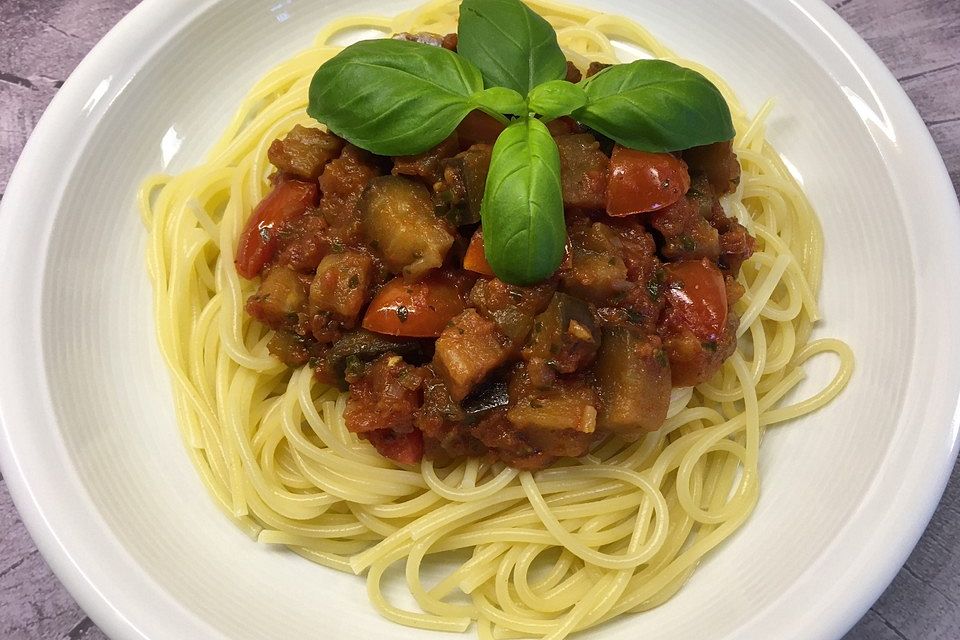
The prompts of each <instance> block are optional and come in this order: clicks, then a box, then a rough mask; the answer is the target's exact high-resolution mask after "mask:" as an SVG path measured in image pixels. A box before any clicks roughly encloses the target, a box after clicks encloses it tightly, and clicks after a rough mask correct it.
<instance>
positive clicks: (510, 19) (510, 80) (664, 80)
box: [307, 0, 734, 285]
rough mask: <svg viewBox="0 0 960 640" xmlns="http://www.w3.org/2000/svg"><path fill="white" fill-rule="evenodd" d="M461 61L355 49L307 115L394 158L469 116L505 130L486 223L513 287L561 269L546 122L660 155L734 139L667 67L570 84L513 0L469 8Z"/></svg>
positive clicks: (550, 45)
mask: <svg viewBox="0 0 960 640" xmlns="http://www.w3.org/2000/svg"><path fill="white" fill-rule="evenodd" d="M457 50H458V53H454V52H452V51H448V50H446V49H443V48H440V47H434V46H430V45H426V44H420V43H416V42H407V41H403V40H386V39H384V40H367V41H363V42H358V43H356V44H353V45H350V46H349V47H346V48H345V49H344V50H343V51H341V52H340V53H339V54H337V55H336V56H334V57H333V58H331V59H330V60H329V61H327V62H325V63H324V64H323V65H322V66H321V67H320V68H319V69H318V70H317V72H316V74H315V75H314V77H313V82H312V83H311V85H310V104H309V107H308V108H307V112H308V113H309V114H310V115H311V116H312V117H313V118H315V119H317V120H318V121H320V122H322V123H324V124H326V125H327V127H328V128H329V129H330V130H331V131H333V132H334V133H337V134H339V135H341V136H343V137H344V138H347V139H348V140H350V142H352V143H353V144H355V145H357V146H359V147H362V148H364V149H367V150H368V151H371V152H373V153H376V154H379V155H389V156H400V155H412V154H416V153H420V152H423V151H426V150H427V149H429V148H431V147H434V146H436V145H437V144H439V143H440V142H441V141H443V140H444V139H445V138H447V137H448V136H449V135H450V134H451V133H452V132H453V131H454V130H455V129H456V127H457V125H459V124H460V122H461V121H462V120H463V118H465V117H466V116H467V114H469V113H470V112H471V111H473V110H475V109H479V110H481V111H484V112H486V113H488V114H489V115H491V116H493V117H495V118H497V119H498V120H500V121H501V122H503V123H504V124H509V126H508V127H507V128H506V129H505V130H504V132H503V133H501V134H500V137H499V138H498V139H497V141H496V144H495V145H494V147H493V153H492V156H491V160H490V171H489V174H488V176H487V182H486V189H485V192H484V199H483V204H482V207H481V218H482V222H483V230H484V233H483V235H484V249H485V252H486V256H487V260H488V261H489V262H490V265H491V266H492V267H493V270H494V272H495V273H496V274H497V276H498V277H500V278H501V279H502V280H504V281H506V282H510V283H512V284H521V285H522V284H531V283H534V282H538V281H540V280H543V279H545V278H548V277H550V275H551V274H553V273H554V272H555V271H556V269H557V267H558V266H559V265H560V262H561V261H562V259H563V249H564V245H565V243H566V227H565V224H564V215H563V198H562V195H561V194H562V192H561V186H560V159H559V151H558V149H557V145H556V143H555V142H554V140H553V138H552V137H551V136H550V133H549V131H548V130H547V128H546V126H545V125H544V122H545V121H548V120H552V119H554V118H559V117H563V116H573V117H574V118H576V119H577V120H578V121H579V122H581V123H583V124H584V125H586V126H588V127H590V128H592V129H594V130H596V131H598V132H600V133H602V134H603V135H605V136H607V137H609V138H611V139H613V140H614V141H615V142H617V143H619V144H621V145H623V146H626V147H630V148H633V149H639V150H642V151H650V152H658V153H662V152H670V151H678V150H681V149H688V148H690V147H696V146H700V145H704V144H710V143H712V142H718V141H721V140H729V139H731V138H732V137H733V135H734V129H733V123H732V121H731V118H730V110H729V108H728V107H727V104H726V102H725V101H724V99H723V96H722V95H721V94H720V92H719V90H717V88H716V87H715V86H714V85H713V84H711V83H710V81H709V80H707V79H706V78H705V77H703V76H702V75H700V74H699V73H696V72H695V71H692V70H690V69H686V68H684V67H680V66H677V65H675V64H672V63H669V62H666V61H663V60H641V61H637V62H631V63H629V64H621V65H614V66H612V67H608V68H607V69H604V70H603V71H601V72H600V73H599V74H597V75H595V76H593V77H591V78H587V79H586V80H584V81H582V82H580V83H578V84H572V83H570V82H567V81H566V80H564V78H565V77H566V68H567V63H566V57H565V56H564V54H563V51H562V50H561V49H560V46H559V45H558V43H557V34H556V32H555V31H554V30H553V28H552V27H551V26H550V25H549V23H547V21H546V20H544V19H543V18H541V17H540V16H538V15H537V14H536V13H534V12H533V11H531V10H530V9H529V8H528V7H527V6H526V5H525V4H523V3H522V2H520V0H463V2H462V3H461V5H460V22H459V31H458V46H457ZM510 116H513V117H514V118H513V119H512V121H511V118H510Z"/></svg>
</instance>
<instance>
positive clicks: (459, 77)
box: [307, 39, 483, 156]
mask: <svg viewBox="0 0 960 640" xmlns="http://www.w3.org/2000/svg"><path fill="white" fill-rule="evenodd" d="M482 89H483V78H482V77H481V75H480V72H479V71H478V70H477V68H476V67H474V66H473V65H472V64H471V63H470V62H469V61H468V60H467V59H465V58H464V57H462V56H458V55H457V54H456V53H454V52H452V51H448V50H447V49H443V48H441V47H432V46H429V45H426V44H420V43H417V42H407V41H403V40H387V39H383V40H364V41H362V42H357V43H356V44H352V45H350V46H349V47H347V48H345V49H344V50H343V51H341V52H340V53H338V54H337V55H336V56H334V57H333V58H331V59H330V60H328V61H327V62H325V63H324V64H323V65H321V66H320V68H319V69H317V72H316V74H315V75H314V76H313V81H312V82H311V84H310V104H309V106H308V107H307V113H308V114H310V116H312V117H313V118H315V119H316V120H318V121H320V122H323V123H324V124H326V125H327V127H328V128H329V129H330V130H331V131H332V132H334V133H336V134H338V135H340V136H343V137H344V138H347V139H348V140H350V142H352V143H353V144H355V145H357V146H358V147H361V148H363V149H366V150H368V151H371V152H373V153H377V154H380V155H387V156H390V155H409V154H414V153H420V152H422V151H426V150H427V149H429V148H431V147H433V146H435V145H437V144H439V143H440V142H441V141H442V140H443V139H444V138H446V137H447V136H449V135H450V134H451V133H452V132H453V130H454V129H455V128H456V127H457V125H458V124H460V121H461V120H463V118H464V117H465V116H466V115H467V114H468V113H470V111H472V110H473V109H474V107H475V105H474V103H473V101H472V100H471V96H473V95H474V94H476V93H477V92H478V91H481V90H482Z"/></svg>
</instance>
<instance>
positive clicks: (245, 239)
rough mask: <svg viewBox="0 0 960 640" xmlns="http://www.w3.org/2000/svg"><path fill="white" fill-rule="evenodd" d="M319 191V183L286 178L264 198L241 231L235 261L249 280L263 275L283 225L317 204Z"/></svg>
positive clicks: (275, 247) (238, 271) (238, 270)
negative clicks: (261, 273) (262, 271)
mask: <svg viewBox="0 0 960 640" xmlns="http://www.w3.org/2000/svg"><path fill="white" fill-rule="evenodd" d="M317 193H318V188H317V185H316V183H313V182H300V181H299V180H287V181H285V182H281V183H280V184H278V185H277V186H276V187H275V188H274V190H273V191H271V192H270V193H269V194H268V195H267V196H266V197H265V198H264V199H263V200H261V201H260V204H258V205H257V208H256V209H254V211H253V214H252V215H251V216H250V219H249V220H247V225H246V226H245V227H244V228H243V233H241V234H240V242H239V243H238V244H237V257H236V259H235V260H234V265H235V266H236V268H237V273H239V274H240V275H241V276H243V277H244V278H247V279H248V280H249V279H251V278H255V277H257V276H258V275H260V271H261V270H262V269H263V266H264V265H265V264H267V263H268V262H270V260H271V258H273V256H274V254H275V253H276V252H277V244H278V236H277V231H278V228H279V227H280V225H281V224H282V223H284V222H287V221H288V220H292V219H294V218H296V217H298V216H301V215H303V214H304V212H306V210H307V209H308V208H310V207H311V206H313V205H314V204H315V203H316V201H317Z"/></svg>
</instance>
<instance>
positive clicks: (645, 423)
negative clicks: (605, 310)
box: [594, 327, 671, 441]
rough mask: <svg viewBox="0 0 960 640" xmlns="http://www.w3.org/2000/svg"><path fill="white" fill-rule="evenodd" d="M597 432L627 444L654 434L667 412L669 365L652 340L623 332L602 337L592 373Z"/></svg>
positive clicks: (616, 330)
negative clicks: (648, 434)
mask: <svg viewBox="0 0 960 640" xmlns="http://www.w3.org/2000/svg"><path fill="white" fill-rule="evenodd" d="M594 370H595V372H596V384H597V391H598V395H599V397H600V406H599V413H598V415H597V428H598V429H600V430H603V431H607V432H610V433H614V434H616V435H618V436H620V437H621V438H623V439H625V440H629V441H633V440H637V439H638V438H639V437H640V436H641V435H643V434H644V433H645V432H648V431H654V430H656V429H659V428H660V426H661V425H662V424H663V421H664V420H665V419H666V417H667V408H668V407H669V406H670V387H671V385H670V364H669V362H668V360H667V357H666V355H665V354H664V352H663V348H662V345H661V344H660V338H659V337H657V336H656V335H640V334H637V333H634V332H633V331H632V330H630V329H628V328H626V327H612V328H610V329H607V330H606V331H604V333H603V344H602V345H601V347H600V352H599V354H598V355H597V362H596V367H595V369H594Z"/></svg>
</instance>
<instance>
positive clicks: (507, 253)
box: [480, 118, 567, 285]
mask: <svg viewBox="0 0 960 640" xmlns="http://www.w3.org/2000/svg"><path fill="white" fill-rule="evenodd" d="M480 215H481V219H482V223H483V247H484V252H485V253H486V256H487V261H489V262H490V266H491V267H493V271H494V273H496V274H497V277H498V278H500V279H501V280H503V281H505V282H509V283H511V284H518V285H528V284H533V283H535V282H539V281H541V280H544V279H545V278H548V277H550V275H551V274H553V272H554V271H556V270H557V267H559V266H560V262H561V261H562V260H563V249H564V245H565V244H566V240H567V229H566V225H565V223H564V218H563V195H562V192H561V190H560V152H559V151H558V150H557V143H556V142H554V140H553V138H552V137H551V136H550V132H549V131H548V130H547V127H546V125H544V124H543V123H542V122H540V121H539V120H537V119H535V118H525V119H523V120H518V121H516V122H514V123H513V124H511V125H510V126H509V127H507V128H506V129H505V130H504V132H503V133H501V134H500V137H499V138H497V141H496V143H495V144H494V145H493V155H492V156H491V159H490V172H489V173H488V174H487V186H486V189H485V191H484V194H483V205H482V206H481V209H480Z"/></svg>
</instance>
